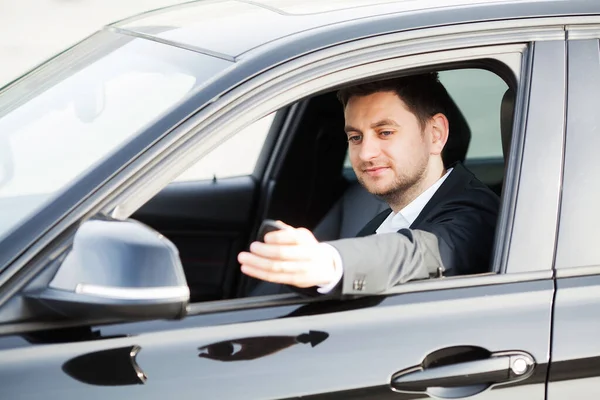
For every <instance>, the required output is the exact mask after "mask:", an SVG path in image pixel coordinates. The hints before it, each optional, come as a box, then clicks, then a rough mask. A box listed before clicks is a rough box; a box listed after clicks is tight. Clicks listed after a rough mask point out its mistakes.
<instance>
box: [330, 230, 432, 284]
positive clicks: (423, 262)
mask: <svg viewBox="0 0 600 400" xmlns="http://www.w3.org/2000/svg"><path fill="white" fill-rule="evenodd" d="M327 244H329V245H330V246H332V247H334V248H335V249H336V250H337V251H338V253H339V255H340V258H341V261H342V265H343V268H344V274H343V276H342V279H341V282H340V284H339V286H338V288H337V290H335V291H337V293H338V294H342V295H353V294H362V295H365V294H377V293H381V292H384V291H385V290H387V289H389V288H391V287H393V286H395V285H398V284H402V283H406V282H408V281H412V280H418V279H427V278H429V277H431V276H435V275H436V274H437V273H438V269H439V268H442V269H443V268H444V265H443V262H442V260H441V256H440V252H439V246H438V238H437V237H436V236H435V235H434V234H432V233H430V232H425V231H421V230H410V229H403V230H401V231H400V232H398V233H386V234H383V235H371V236H366V237H362V238H354V239H343V240H336V241H332V242H327Z"/></svg>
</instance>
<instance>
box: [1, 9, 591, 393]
mask: <svg viewBox="0 0 600 400" xmlns="http://www.w3.org/2000/svg"><path fill="white" fill-rule="evenodd" d="M599 38H600V3H598V2H596V1H593V0H589V1H585V0H568V1H567V0H562V1H561V0H555V1H553V0H539V1H536V0H523V1H501V0H497V1H495V0H489V1H483V0H482V1H475V2H474V1H470V0H449V1H448V2H442V3H440V2H434V1H419V2H417V1H380V2H372V1H366V0H364V1H363V0H356V1H351V0H349V1H347V2H337V1H335V2H334V1H331V2H329V1H297V2H295V1H284V0H255V1H242V0H239V1H199V2H194V3H189V4H185V5H182V6H176V7H171V8H167V9H163V10H158V11H155V12H151V13H147V14H143V15H141V16H138V17H134V18H131V19H128V20H124V21H121V22H119V23H116V24H114V25H111V26H108V27H106V28H105V29H103V30H102V31H101V32H99V33H97V34H95V35H93V36H92V37H90V38H88V39H86V40H84V41H82V42H81V43H80V44H78V45H76V46H75V47H73V48H71V49H69V50H67V51H65V52H64V53H62V54H59V55H57V56H56V57H55V58H54V59H52V60H50V61H49V62H48V63H46V64H44V65H42V66H40V67H38V68H37V69H35V70H33V71H32V72H30V73H29V74H27V75H25V76H23V77H22V78H20V79H18V80H17V81H15V82H13V83H12V84H11V85H9V86H7V87H5V88H4V89H3V90H2V91H1V92H0V147H1V148H2V150H0V151H1V153H0V156H1V159H2V164H0V166H1V168H2V169H1V170H0V172H1V174H0V220H1V221H2V225H3V228H2V229H1V230H0V398H2V399H37V398H40V399H42V398H43V399H59V398H60V399H63V398H67V399H70V398H80V397H85V398H86V399H105V398H110V397H113V398H128V399H164V398H168V397H173V398H177V399H187V398H194V399H196V398H207V399H238V398H239V399H288V398H290V399H291V398H307V399H334V398H336V399H337V398H340V399H413V398H414V399H416V398H426V397H428V396H429V397H437V398H462V397H469V396H472V398H474V399H475V398H477V399H499V398H502V399H505V398H512V399H528V400H530V399H531V400H533V399H549V400H554V399H571V398H578V399H584V398H585V399H587V398H589V399H596V398H598V396H599V395H600V386H599V383H600V368H599V367H598V366H599V365H600V344H598V343H599V342H598V340H597V337H598V333H599V332H600V323H599V321H600V320H599V319H598V316H599V314H600V290H599V288H598V285H600V267H598V265H600V251H598V250H597V247H598V246H597V244H596V237H597V234H596V233H595V232H597V229H598V228H597V226H598V223H597V217H598V216H600V212H599V211H597V210H598V204H600V190H598V185H597V178H596V177H597V176H598V173H600V159H599V158H598V157H597V154H596V153H597V148H598V146H599V145H600V121H599V120H598V118H599V114H598V105H599V104H600V102H599V93H600V50H599ZM430 70H436V71H451V72H452V71H469V72H468V74H469V75H466V76H467V78H465V76H463V75H452V76H451V75H447V76H448V77H454V78H452V79H454V84H455V87H457V88H459V89H460V88H461V87H463V86H464V87H466V86H468V85H469V84H470V82H471V81H475V80H476V79H475V76H476V75H475V72H473V71H475V70H477V71H479V72H477V73H481V74H488V75H486V76H493V77H495V78H494V79H496V80H497V81H498V82H500V83H501V84H502V85H503V86H501V87H502V88H506V90H507V91H509V90H511V91H512V92H513V93H514V98H515V101H514V106H512V108H511V111H512V110H514V111H513V112H512V113H511V117H510V123H509V132H510V133H509V136H510V138H511V140H510V150H508V149H506V154H503V153H502V149H501V140H500V136H499V131H498V134H490V135H489V136H490V137H494V138H495V139H494V142H493V143H495V144H494V145H493V146H495V147H494V151H487V150H485V149H487V147H485V146H483V145H481V146H482V147H481V149H484V150H481V153H480V154H483V155H482V156H477V157H472V158H469V153H467V159H466V161H465V164H466V165H467V166H468V167H470V168H471V169H472V170H473V171H474V172H475V173H476V174H477V175H478V176H479V177H480V178H481V179H482V180H483V181H484V182H486V183H488V184H490V186H495V187H496V188H497V190H498V192H499V193H501V195H502V209H501V214H500V218H499V222H498V228H497V235H496V236H497V238H496V247H495V253H494V259H493V262H492V265H491V267H490V270H489V272H488V273H485V274H481V275H476V276H463V277H454V278H438V279H431V280H428V281H421V282H411V283H408V284H405V285H402V286H398V287H395V288H394V289H392V290H390V291H388V292H386V293H383V294H381V295H380V296H369V297H363V298H355V299H347V300H326V301H323V300H322V299H319V298H312V299H305V298H301V297H299V296H296V295H293V294H280V295H269V296H252V297H248V296H247V295H248V294H249V293H251V289H252V286H253V284H254V283H253V282H251V281H247V280H246V279H244V278H243V277H242V276H241V274H240V272H239V265H237V263H236V260H235V255H236V254H237V252H239V251H240V250H242V249H244V248H245V247H246V246H247V245H248V243H249V242H250V241H251V240H252V238H253V237H254V235H255V232H256V231H257V229H258V226H259V225H260V222H261V221H262V220H263V219H264V218H279V219H282V220H284V221H286V222H289V223H291V224H293V225H304V226H307V227H309V228H311V229H312V228H315V227H316V226H317V225H318V223H319V221H321V220H322V219H323V218H324V216H326V215H327V212H328V210H329V209H331V207H333V206H334V205H335V203H336V201H337V200H338V199H339V198H340V196H342V193H344V192H345V191H346V190H348V189H347V187H348V185H350V184H352V183H353V182H352V179H353V178H352V173H351V170H350V169H349V168H347V166H346V167H345V166H344V165H345V164H344V144H343V143H341V144H340V142H339V140H338V139H336V137H335V136H333V135H325V134H322V133H323V132H324V133H327V132H329V131H331V130H336V129H340V123H341V122H340V117H341V115H340V113H341V108H340V106H339V104H338V103H337V102H335V98H334V97H335V96H334V90H335V89H336V88H338V87H340V86H343V85H345V84H349V83H351V82H357V81H361V80H366V79H374V78H379V77H383V76H389V75H391V74H398V73H414V72H418V71H430ZM471 77H472V79H471ZM448 79H450V78H448ZM447 83H448V85H450V84H451V81H450V80H448V81H447ZM445 84H446V83H445ZM474 90H476V91H475V92H473V93H474V95H473V93H471V94H468V95H466V96H465V97H466V98H467V99H469V98H470V99H471V100H473V99H475V100H474V101H472V103H475V104H477V103H480V102H481V103H483V101H484V100H483V99H484V98H485V96H484V94H486V93H488V94H489V93H491V89H490V90H488V91H486V90H487V89H485V88H482V87H475V89H474ZM449 91H450V92H451V94H453V93H455V92H453V91H452V90H449ZM503 91H504V89H502V93H500V92H498V93H500V95H490V96H492V97H493V102H491V103H490V104H492V103H493V104H494V107H495V108H494V110H495V111H494V112H495V113H497V114H498V119H500V117H499V114H500V106H501V104H500V103H501V98H502V94H503V93H504V92H503ZM494 93H496V92H494ZM459 94H460V93H458V92H456V96H458V95H459ZM478 96H480V97H478ZM494 96H495V97H494ZM453 97H454V96H453ZM454 100H455V101H456V102H457V103H458V105H459V107H460V106H461V103H460V102H459V101H458V97H455V98H454ZM462 111H463V113H464V114H465V118H466V120H467V121H468V122H469V124H473V123H475V122H476V121H475V120H476V119H477V118H476V117H477V115H478V113H475V117H473V118H472V117H470V115H468V113H467V112H466V111H465V110H464V109H463V110H462ZM267 115H270V116H271V120H269V121H270V123H269V124H268V129H267V131H265V137H264V139H262V140H261V141H260V144H261V146H260V149H259V150H260V151H259V153H258V156H257V160H256V162H255V163H254V164H253V165H252V171H251V172H250V173H247V174H245V175H244V174H242V176H236V177H231V178H220V177H217V176H214V177H213V178H212V179H190V180H186V181H185V182H173V183H172V181H173V179H174V178H176V177H177V176H178V175H180V174H182V173H184V172H185V171H186V170H188V168H190V167H191V166H192V165H193V164H194V163H195V162H197V161H198V160H199V159H201V157H202V156H204V155H206V154H208V153H209V152H210V151H211V150H212V149H213V148H215V147H216V146H217V145H219V144H220V143H222V142H224V141H225V140H226V139H227V138H229V137H232V136H234V135H235V134H236V132H238V131H240V130H242V129H243V128H244V127H247V126H249V125H250V124H252V123H253V122H255V121H259V120H261V118H265V116H267ZM494 115H496V114H494ZM71 117H73V118H71ZM494 118H495V117H494ZM494 121H495V120H494ZM342 122H343V120H342ZM496 122H497V121H495V122H494V124H496ZM488 125H490V122H489V121H488V120H484V121H483V122H482V124H480V125H478V126H483V127H484V128H485V126H488ZM84 132H86V133H85V134H84ZM494 132H496V131H494ZM470 135H471V136H472V138H473V140H475V138H477V137H480V136H481V135H484V133H481V132H479V131H476V130H475V129H473V125H471V132H470ZM494 135H495V136H494ZM481 137H483V136H481ZM486 137H487V136H486ZM342 142H343V140H342ZM473 143H474V142H473ZM103 146H104V147H103ZM486 146H487V145H486ZM493 146H492V147H493ZM246 151H249V150H248V149H246V148H244V147H242V149H241V151H240V153H239V154H232V153H226V156H225V158H227V157H229V158H227V159H226V164H236V163H238V162H240V158H241V156H242V155H244V152H246ZM469 151H471V150H469ZM227 154H229V156H227ZM340 171H341V172H340ZM594 215H596V217H594ZM367 220H368V216H367ZM132 221H141V222H143V223H144V224H145V225H147V226H150V227H152V228H148V227H146V226H142V225H139V224H136V223H135V222H132ZM125 225H127V229H131V231H125V230H123V229H121V227H122V226H125ZM104 226H107V227H108V228H106V229H105V230H103V229H104V228H102V229H100V231H101V232H102V233H101V234H99V233H98V232H99V231H98V230H95V229H96V228H94V227H104ZM151 229H155V230H156V231H159V232H161V234H163V235H164V236H165V237H167V238H168V239H170V242H172V243H174V244H175V246H176V247H177V249H178V252H179V255H180V256H181V257H180V260H179V258H178V257H177V251H175V250H174V247H173V246H171V245H170V244H169V243H170V242H167V241H165V240H164V238H163V237H162V236H159V235H155V236H153V234H152V232H154V231H153V230H151ZM113 232H115V233H114V234H113ZM124 232H125V233H124ZM126 232H134V233H135V234H134V235H128V234H127V233H126ZM136 232H138V233H139V235H140V237H147V238H148V239H147V240H146V241H144V240H141V239H140V240H139V241H138V240H137V239H138V236H137V233H136ZM144 235H146V236H144ZM117 237H119V238H121V239H120V240H116V239H115V238H117ZM74 238H75V239H74ZM78 238H79V239H78ZM119 243H120V244H122V246H121V247H119ZM129 245H131V246H138V247H137V248H138V249H142V250H144V249H147V248H151V249H154V250H152V251H155V252H154V253H152V254H155V255H156V257H150V258H146V259H145V260H146V261H145V262H144V263H141V264H138V263H137V262H132V263H131V265H126V264H127V263H122V261H123V259H124V258H123V257H125V256H124V255H123V254H124V253H122V252H121V251H122V250H123V249H126V250H123V251H129V250H128V249H131V248H133V247H128V246H129ZM119 248H120V249H121V250H118V249H119ZM115 249H117V250H115ZM157 249H158V250H157ZM144 251H145V250H144ZM113 252H114V253H113ZM92 253H93V254H96V256H97V258H95V259H93V260H92V259H90V258H87V257H89V256H88V255H87V254H92ZM107 254H109V255H111V254H114V258H112V259H110V260H111V262H107V263H106V264H104V265H103V264H102V261H99V262H98V263H96V264H98V265H99V266H97V265H96V264H95V262H96V261H98V259H99V258H100V259H101V258H102V257H104V256H106V255H107ZM127 254H128V257H131V260H138V259H137V258H136V257H137V255H138V252H137V250H131V251H130V252H129V253H127ZM148 254H150V253H148ZM98 257H99V258H98ZM111 257H113V256H111ZM161 257H166V258H161ZM169 257H170V258H169ZM94 260H95V261H94ZM161 260H167V261H164V264H165V268H164V271H167V272H166V273H165V275H161V274H162V272H160V271H162V270H161V262H163V261H161ZM159 261H160V262H159ZM180 261H181V263H182V264H183V268H182V266H181V265H180V264H179V262H180ZM167 264H168V267H169V268H167ZM97 268H99V269H97ZM102 268H108V269H106V270H104V269H102ZM150 268H154V269H153V270H152V271H154V272H153V273H152V274H148V271H150ZM169 271H170V272H172V273H171V274H170V275H169V273H170V272H169ZM181 271H185V278H182V275H181ZM150 275H151V276H150ZM149 276H150V277H149ZM157 276H158V277H157ZM80 278H81V280H80V281H78V280H77V279H80ZM86 279H87V280H86ZM111 279H113V281H111ZM153 279H154V280H153ZM99 281H102V282H103V283H102V284H100V283H98V282H99ZM109 281H110V282H113V283H114V285H116V286H119V285H120V286H119V287H112V286H110V285H109V283H107V282H109ZM115 282H116V283H115ZM166 282H167V283H166ZM186 282H187V284H186ZM71 284H73V285H72V287H71V286H70V285H71ZM86 285H87V286H86ZM161 285H162V286H164V287H162V286H161ZM153 289H159V290H158V291H152V290H153ZM128 290H129V291H128ZM157 293H158V294H157ZM138 294H139V296H138ZM155 295H156V296H155ZM86 296H87V297H86ZM136 296H138V297H136ZM161 296H163V297H161ZM169 296H170V297H169Z"/></svg>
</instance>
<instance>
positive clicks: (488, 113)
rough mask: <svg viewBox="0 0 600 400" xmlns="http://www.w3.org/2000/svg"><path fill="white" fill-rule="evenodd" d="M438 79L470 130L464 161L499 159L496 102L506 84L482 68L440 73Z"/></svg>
mask: <svg viewBox="0 0 600 400" xmlns="http://www.w3.org/2000/svg"><path fill="white" fill-rule="evenodd" d="M439 76H440V81H441V82H442V84H443V85H444V86H445V87H446V90H447V91H448V93H449V94H450V96H451V97H452V99H453V100H454V102H455V103H456V105H457V106H458V108H460V110H461V112H462V113H463V115H464V117H465V119H466V120H467V122H468V123H469V127H470V128H471V142H470V144H469V150H468V151H467V160H473V159H480V158H496V157H500V158H501V157H502V141H501V135H500V103H501V101H502V96H503V95H504V93H505V92H506V89H507V88H508V86H507V85H506V83H505V82H504V81H503V80H502V79H501V78H500V77H499V76H498V75H496V74H494V73H493V72H490V71H486V70H483V69H460V70H452V71H442V72H440V73H439Z"/></svg>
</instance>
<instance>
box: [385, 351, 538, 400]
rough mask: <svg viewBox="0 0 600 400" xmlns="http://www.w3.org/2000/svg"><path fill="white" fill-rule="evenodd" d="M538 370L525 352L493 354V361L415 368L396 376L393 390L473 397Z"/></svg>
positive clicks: (392, 384) (491, 356) (490, 357)
mask: <svg viewBox="0 0 600 400" xmlns="http://www.w3.org/2000/svg"><path fill="white" fill-rule="evenodd" d="M534 368H535V361H534V359H533V357H532V356H531V355H529V354H527V353H525V352H521V351H512V352H501V353H492V354H490V356H489V358H485V359H480V360H474V361H467V362H458V363H454V364H449V365H444V366H439V367H432V368H425V367H423V366H422V365H418V366H416V367H412V368H409V369H406V370H403V371H400V372H397V373H396V374H394V375H393V376H392V380H391V387H392V389H393V390H394V391H397V392H403V393H428V394H432V395H435V396H437V397H442V398H457V397H466V396H472V395H473V394H477V393H479V392H482V391H483V390H485V389H487V388H488V387H490V386H492V385H495V384H501V383H507V382H513V381H516V380H522V379H525V378H527V377H529V376H530V375H531V374H532V372H533V369H534Z"/></svg>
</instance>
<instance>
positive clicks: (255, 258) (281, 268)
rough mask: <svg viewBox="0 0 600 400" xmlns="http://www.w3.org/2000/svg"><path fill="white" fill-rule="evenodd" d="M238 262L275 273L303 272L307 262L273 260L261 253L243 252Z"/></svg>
mask: <svg viewBox="0 0 600 400" xmlns="http://www.w3.org/2000/svg"><path fill="white" fill-rule="evenodd" d="M238 262H239V263H240V264H242V265H247V266H250V267H253V268H260V269H262V270H264V271H268V272H275V273H282V272H283V273H293V274H302V273H304V272H305V270H306V268H305V267H306V264H305V263H302V262H295V261H281V260H272V259H270V258H265V257H261V256H259V255H256V254H253V253H248V252H242V253H240V254H239V256H238Z"/></svg>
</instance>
